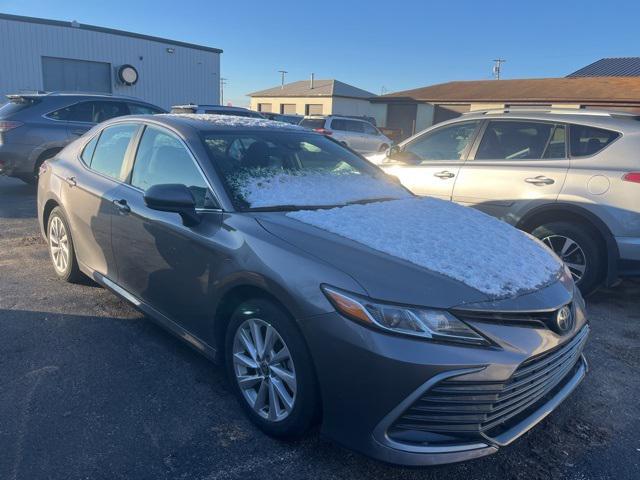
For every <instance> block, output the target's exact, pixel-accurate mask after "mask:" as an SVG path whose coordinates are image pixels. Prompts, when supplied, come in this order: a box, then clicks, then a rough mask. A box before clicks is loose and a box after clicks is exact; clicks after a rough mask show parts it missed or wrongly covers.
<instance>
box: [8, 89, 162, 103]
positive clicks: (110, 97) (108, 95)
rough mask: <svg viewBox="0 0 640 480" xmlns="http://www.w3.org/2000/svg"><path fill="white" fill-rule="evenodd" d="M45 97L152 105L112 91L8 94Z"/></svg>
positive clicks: (10, 96) (12, 95)
mask: <svg viewBox="0 0 640 480" xmlns="http://www.w3.org/2000/svg"><path fill="white" fill-rule="evenodd" d="M21 97H23V98H45V97H70V98H76V97H77V98H86V97H95V98H104V99H108V100H127V101H134V102H138V103H146V104H149V105H151V104H150V103H149V102H147V101H145V100H141V99H139V98H136V97H131V96H127V95H113V94H111V93H100V92H43V91H35V92H24V93H12V94H9V95H7V98H9V99H11V98H21Z"/></svg>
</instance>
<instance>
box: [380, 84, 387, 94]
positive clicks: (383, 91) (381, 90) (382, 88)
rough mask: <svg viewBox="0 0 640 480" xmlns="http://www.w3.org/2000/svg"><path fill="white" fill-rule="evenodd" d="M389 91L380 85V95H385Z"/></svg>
mask: <svg viewBox="0 0 640 480" xmlns="http://www.w3.org/2000/svg"><path fill="white" fill-rule="evenodd" d="M388 91H389V90H387V87H385V86H384V85H382V86H381V87H380V95H384V94H385V93H387V92H388Z"/></svg>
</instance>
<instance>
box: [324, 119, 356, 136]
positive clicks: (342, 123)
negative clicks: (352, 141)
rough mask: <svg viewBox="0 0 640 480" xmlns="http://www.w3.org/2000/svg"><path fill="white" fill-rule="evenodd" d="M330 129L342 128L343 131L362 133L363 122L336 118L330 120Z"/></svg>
mask: <svg viewBox="0 0 640 480" xmlns="http://www.w3.org/2000/svg"><path fill="white" fill-rule="evenodd" d="M331 129H332V130H342V131H345V132H354V133H364V122H357V121H355V120H344V119H342V118H336V119H334V120H331Z"/></svg>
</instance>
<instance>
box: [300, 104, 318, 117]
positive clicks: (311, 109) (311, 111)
mask: <svg viewBox="0 0 640 480" xmlns="http://www.w3.org/2000/svg"><path fill="white" fill-rule="evenodd" d="M304 114H305V115H322V104H321V103H307V104H306V105H305V106H304Z"/></svg>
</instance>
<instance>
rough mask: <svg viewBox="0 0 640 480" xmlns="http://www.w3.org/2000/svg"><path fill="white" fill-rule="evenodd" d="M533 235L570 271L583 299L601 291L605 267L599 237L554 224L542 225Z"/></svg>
mask: <svg viewBox="0 0 640 480" xmlns="http://www.w3.org/2000/svg"><path fill="white" fill-rule="evenodd" d="M531 234H532V235H533V236H534V237H537V238H539V239H540V240H542V242H543V243H544V244H545V245H547V246H548V247H549V248H550V249H551V250H553V251H554V252H555V253H556V255H558V257H560V259H561V260H562V261H563V262H564V263H565V264H566V265H567V267H569V270H570V271H571V275H572V276H573V280H574V281H575V282H576V285H577V286H578V287H579V288H580V290H581V291H582V293H583V294H584V295H588V294H589V293H592V292H593V291H594V290H595V289H596V288H597V287H598V285H599V283H600V281H601V278H602V269H603V266H604V264H603V261H602V254H601V251H600V247H599V245H598V241H597V238H598V237H597V235H598V234H597V232H595V231H594V230H593V229H592V228H589V227H586V226H582V225H576V224H573V223H568V222H552V223H547V224H544V225H540V226H539V227H537V228H536V229H534V230H533V231H532V232H531Z"/></svg>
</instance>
